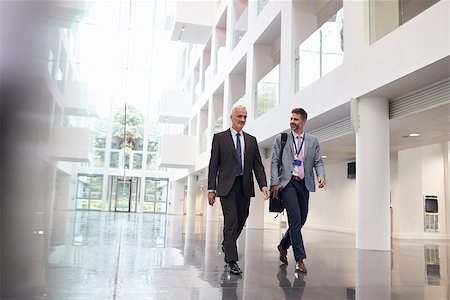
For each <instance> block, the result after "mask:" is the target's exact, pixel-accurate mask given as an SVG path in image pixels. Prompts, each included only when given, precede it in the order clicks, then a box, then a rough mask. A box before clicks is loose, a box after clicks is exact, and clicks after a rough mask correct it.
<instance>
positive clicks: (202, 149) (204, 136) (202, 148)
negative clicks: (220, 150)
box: [198, 129, 208, 153]
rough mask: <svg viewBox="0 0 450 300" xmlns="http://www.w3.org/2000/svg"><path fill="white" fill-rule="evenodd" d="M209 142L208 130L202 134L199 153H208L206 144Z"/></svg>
mask: <svg viewBox="0 0 450 300" xmlns="http://www.w3.org/2000/svg"><path fill="white" fill-rule="evenodd" d="M207 142H208V129H205V130H203V131H202V133H201V134H200V141H199V145H198V153H203V152H205V151H206V144H207Z"/></svg>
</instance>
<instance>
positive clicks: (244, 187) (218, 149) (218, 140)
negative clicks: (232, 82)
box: [208, 105, 269, 275]
mask: <svg viewBox="0 0 450 300" xmlns="http://www.w3.org/2000/svg"><path fill="white" fill-rule="evenodd" d="M230 119H231V123H232V125H231V128H230V129H228V130H225V131H223V132H219V133H217V134H215V135H214V138H213V141H212V149H211V159H210V161H209V172H208V202H209V204H210V205H214V202H215V199H216V196H218V197H220V203H221V205H222V211H223V216H224V227H223V247H222V249H223V251H224V253H225V262H226V263H227V264H228V267H229V270H230V273H231V274H235V275H239V274H241V273H242V271H241V269H240V268H239V266H238V264H237V261H238V260H239V259H238V253H237V246H236V241H237V239H238V237H239V235H240V233H241V231H242V229H243V227H244V224H245V221H246V220H247V217H248V213H249V208H250V198H251V197H254V196H255V188H254V182H253V173H254V174H255V177H256V180H257V182H258V185H259V188H260V189H261V191H262V192H263V194H264V199H268V198H269V189H268V188H267V181H266V173H265V172H264V166H263V164H262V162H261V155H260V154H259V148H258V142H257V141H256V138H255V137H254V136H251V135H250V134H248V133H245V132H243V131H242V129H243V128H244V125H245V122H246V121H247V109H246V108H245V107H244V106H241V105H239V106H236V107H234V108H233V109H232V111H231V116H230Z"/></svg>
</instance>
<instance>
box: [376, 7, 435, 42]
mask: <svg viewBox="0 0 450 300" xmlns="http://www.w3.org/2000/svg"><path fill="white" fill-rule="evenodd" d="M439 1H440V0H420V1H419V0H393V1H381V0H369V23H370V26H369V27H370V33H369V35H370V43H374V42H376V41H378V40H379V39H381V38H382V37H384V36H385V35H386V34H388V33H390V32H391V31H393V30H394V29H396V28H398V27H399V26H401V25H403V24H405V23H406V22H408V21H410V20H411V19H413V18H414V17H415V16H417V15H419V14H420V13H422V12H423V11H425V10H426V9H428V8H429V7H431V6H433V5H434V4H436V3H437V2H439Z"/></svg>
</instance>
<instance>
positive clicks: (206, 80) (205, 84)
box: [203, 65, 211, 90]
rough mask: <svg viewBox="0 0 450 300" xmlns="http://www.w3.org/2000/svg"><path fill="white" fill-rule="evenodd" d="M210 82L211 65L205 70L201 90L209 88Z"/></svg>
mask: <svg viewBox="0 0 450 300" xmlns="http://www.w3.org/2000/svg"><path fill="white" fill-rule="evenodd" d="M210 80H211V65H209V66H208V67H207V68H206V69H205V79H204V85H203V90H205V87H207V86H209V82H210Z"/></svg>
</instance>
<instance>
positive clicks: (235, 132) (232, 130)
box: [230, 127, 243, 136]
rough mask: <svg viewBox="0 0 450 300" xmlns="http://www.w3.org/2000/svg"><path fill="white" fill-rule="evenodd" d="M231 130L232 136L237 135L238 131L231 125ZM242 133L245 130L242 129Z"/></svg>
mask: <svg viewBox="0 0 450 300" xmlns="http://www.w3.org/2000/svg"><path fill="white" fill-rule="evenodd" d="M230 131H231V135H232V136H235V135H236V134H237V133H238V132H237V131H236V130H235V129H234V128H233V127H230ZM240 134H241V135H242V134H243V131H242V130H241V132H240Z"/></svg>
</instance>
